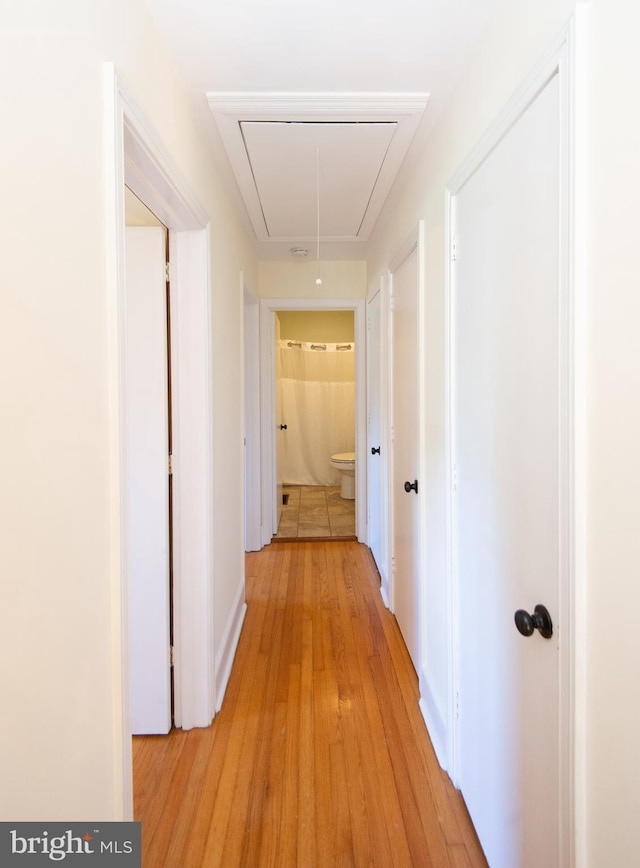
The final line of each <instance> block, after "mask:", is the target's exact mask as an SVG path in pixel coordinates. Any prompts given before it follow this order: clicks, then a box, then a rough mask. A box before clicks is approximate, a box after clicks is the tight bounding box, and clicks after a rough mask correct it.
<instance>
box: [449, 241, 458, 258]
mask: <svg viewBox="0 0 640 868" xmlns="http://www.w3.org/2000/svg"><path fill="white" fill-rule="evenodd" d="M457 258H458V236H457V235H452V236H451V250H450V251H449V259H450V260H451V262H455V261H456V259H457Z"/></svg>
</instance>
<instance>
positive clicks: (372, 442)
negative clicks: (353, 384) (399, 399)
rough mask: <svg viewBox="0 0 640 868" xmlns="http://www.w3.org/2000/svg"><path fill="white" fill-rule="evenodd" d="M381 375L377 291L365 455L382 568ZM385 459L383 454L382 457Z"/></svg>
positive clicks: (370, 312) (372, 541) (372, 530)
mask: <svg viewBox="0 0 640 868" xmlns="http://www.w3.org/2000/svg"><path fill="white" fill-rule="evenodd" d="M381 413H382V408H381V377H380V292H377V293H376V294H375V295H374V296H373V298H371V299H370V300H369V302H368V304H367V414H368V415H367V419H368V437H367V443H368V447H369V452H368V455H367V469H368V474H367V499H368V509H369V522H368V528H369V548H370V549H371V552H372V554H373V557H374V560H375V562H376V564H377V566H378V570H379V572H380V575H381V576H382V575H383V574H384V567H383V560H382V559H383V550H382V540H383V530H382V527H383V522H382V516H383V491H382V461H383V458H382V432H381ZM385 458H386V456H385Z"/></svg>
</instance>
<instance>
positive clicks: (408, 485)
mask: <svg viewBox="0 0 640 868" xmlns="http://www.w3.org/2000/svg"><path fill="white" fill-rule="evenodd" d="M404 490H405V491H406V492H407V494H409V492H410V491H415V493H416V494H417V493H418V480H417V479H414V480H413V482H409V481H407V482H405V484H404Z"/></svg>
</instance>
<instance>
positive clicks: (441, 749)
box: [420, 689, 449, 772]
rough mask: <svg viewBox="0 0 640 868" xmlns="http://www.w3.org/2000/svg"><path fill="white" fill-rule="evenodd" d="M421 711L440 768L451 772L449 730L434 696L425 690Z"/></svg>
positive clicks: (421, 698)
mask: <svg viewBox="0 0 640 868" xmlns="http://www.w3.org/2000/svg"><path fill="white" fill-rule="evenodd" d="M420 711H421V712H422V716H423V718H424V722H425V723H426V725H427V732H428V733H429V738H430V739H431V744H432V745H433V749H434V751H435V753H436V757H437V759H438V762H439V763H440V767H441V768H443V769H444V770H445V771H446V772H449V769H448V768H447V728H446V726H445V721H444V718H443V717H442V715H441V714H440V710H439V708H438V706H437V703H436V701H435V699H434V697H433V694H432V693H431V692H430V691H429V690H428V689H425V690H424V692H423V693H422V695H421V697H420Z"/></svg>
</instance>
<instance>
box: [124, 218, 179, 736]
mask: <svg viewBox="0 0 640 868" xmlns="http://www.w3.org/2000/svg"><path fill="white" fill-rule="evenodd" d="M164 233H165V230H164V229H163V228H161V227H146V226H145V227H128V228H127V232H126V249H125V256H126V311H125V323H126V376H125V380H126V383H125V396H126V397H125V407H126V410H125V412H126V419H125V422H126V439H127V448H126V454H127V461H128V464H129V474H128V476H129V480H130V484H129V491H128V572H129V637H130V639H129V641H130V677H131V720H132V730H133V733H134V734H143V733H146V734H160V733H167V732H169V730H170V728H171V677H170V664H169V645H170V626H169V623H170V622H169V619H170V606H169V483H168V406H167V405H168V387H167V313H166V295H165V293H166V284H165V234H164Z"/></svg>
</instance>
